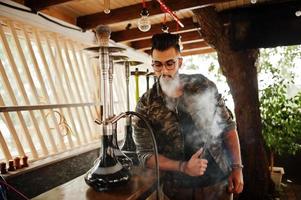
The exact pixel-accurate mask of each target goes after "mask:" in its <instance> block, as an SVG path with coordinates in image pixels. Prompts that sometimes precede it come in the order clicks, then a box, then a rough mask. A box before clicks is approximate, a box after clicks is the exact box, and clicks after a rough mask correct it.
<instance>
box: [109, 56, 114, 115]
mask: <svg viewBox="0 0 301 200" xmlns="http://www.w3.org/2000/svg"><path fill="white" fill-rule="evenodd" d="M113 74H114V66H113V58H112V57H109V98H110V102H109V116H110V117H113V115H114V105H113Z"/></svg>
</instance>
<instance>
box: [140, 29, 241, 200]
mask: <svg viewBox="0 0 301 200" xmlns="http://www.w3.org/2000/svg"><path fill="white" fill-rule="evenodd" d="M152 60H153V61H152V66H153V69H154V72H155V75H156V76H157V77H158V81H157V82H156V83H155V84H154V85H153V87H152V88H151V89H150V90H149V91H147V92H146V93H145V94H144V95H143V96H142V97H141V99H140V100H139V102H138V104H137V108H136V110H137V112H139V113H140V114H142V115H144V116H145V117H146V118H147V119H148V120H149V123H150V124H151V126H152V128H153V131H154V134H155V138H156V142H157V145H158V152H159V158H158V159H159V168H160V171H162V172H163V173H164V174H163V173H161V174H162V176H163V177H164V178H163V192H164V194H165V197H166V199H171V200H174V199H175V200H176V199H181V200H183V199H184V200H186V199H212V200H218V199H229V198H230V193H236V194H238V193H240V192H241V191H242V189H243V177H242V167H243V166H242V163H241V157H240V146H239V140H238V136H237V132H236V130H235V123H234V121H233V120H232V118H231V117H230V114H229V112H228V111H227V108H226V107H225V105H224V102H223V100H222V98H221V96H220V95H219V94H218V92H217V89H216V86H215V84H214V83H213V82H211V81H210V80H208V79H207V78H206V77H204V76H202V75H182V74H181V75H180V74H179V73H178V70H179V69H180V68H181V66H182V58H181V55H180V46H179V36H178V35H174V34H170V33H162V34H156V35H154V36H153V38H152ZM135 120H136V123H135V132H134V140H135V142H136V146H137V151H138V156H139V160H140V162H141V164H142V165H143V166H146V167H149V168H154V167H155V156H154V154H153V145H152V143H151V139H150V133H149V132H148V130H147V128H146V126H145V124H144V123H143V122H142V121H141V120H139V119H135Z"/></svg>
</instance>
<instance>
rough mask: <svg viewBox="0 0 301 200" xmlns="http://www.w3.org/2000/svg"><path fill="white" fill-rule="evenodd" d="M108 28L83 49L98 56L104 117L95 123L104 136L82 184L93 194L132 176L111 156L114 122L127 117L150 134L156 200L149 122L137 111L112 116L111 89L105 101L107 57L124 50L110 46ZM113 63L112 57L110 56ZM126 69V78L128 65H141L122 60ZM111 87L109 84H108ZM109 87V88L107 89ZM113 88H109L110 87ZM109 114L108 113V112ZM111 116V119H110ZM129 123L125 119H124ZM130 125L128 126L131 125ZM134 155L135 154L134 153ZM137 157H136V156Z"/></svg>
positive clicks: (99, 28)
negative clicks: (84, 183)
mask: <svg viewBox="0 0 301 200" xmlns="http://www.w3.org/2000/svg"><path fill="white" fill-rule="evenodd" d="M110 33H111V31H110V29H109V27H108V26H103V25H100V26H98V27H96V36H97V39H98V41H99V44H100V46H97V47H89V48H86V49H85V50H87V51H92V52H98V53H99V57H98V58H99V63H100V65H101V68H102V79H103V88H102V96H103V106H102V107H101V109H102V110H103V112H102V113H103V118H101V119H96V120H95V122H96V123H97V124H99V125H102V130H103V134H102V137H101V143H102V150H101V154H100V156H99V158H98V159H96V161H95V163H94V166H93V167H92V168H91V169H90V170H89V171H88V172H87V173H86V175H85V177H84V179H85V182H86V183H87V184H88V185H89V186H90V187H92V188H93V189H94V190H95V191H99V192H101V191H107V190H110V189H112V188H115V187H118V186H121V185H124V184H126V183H127V182H128V181H129V180H130V178H131V173H130V170H129V169H128V168H127V167H125V166H123V165H122V164H121V163H120V161H118V159H117V157H116V155H115V153H114V145H113V132H114V130H116V129H115V127H116V124H117V121H118V120H120V119H121V118H124V117H126V119H131V117H132V115H134V116H137V117H138V118H140V119H141V120H142V121H144V123H145V124H146V126H147V128H148V129H149V133H150V134H151V139H152V143H153V148H154V156H155V164H156V167H155V174H156V189H157V192H156V197H157V200H159V197H160V194H159V189H160V179H159V177H160V176H159V173H160V172H159V163H158V149H157V143H156V140H155V136H154V133H153V130H152V128H151V126H150V124H149V123H148V120H147V119H146V118H145V117H144V116H143V115H141V114H139V113H136V112H131V111H127V112H124V113H121V114H119V115H118V116H115V115H114V114H113V102H112V97H113V93H112V90H111V93H110V95H111V97H110V101H109V104H108V100H107V86H108V85H107V82H108V78H107V75H108V73H109V74H110V76H111V74H113V65H111V66H112V67H111V69H109V68H110V58H109V54H110V53H114V52H120V51H123V50H124V49H123V48H119V47H109V46H108V43H109V38H110ZM116 57H117V56H116ZM112 60H113V57H112ZM122 62H123V64H125V66H126V72H127V73H126V75H127V76H128V77H129V74H130V72H129V66H130V65H134V64H136V65H138V63H139V64H142V63H141V62H131V61H122ZM109 79H110V82H111V83H112V77H109ZM127 83H129V79H127ZM110 85H111V84H110ZM110 87H111V86H110ZM111 88H112V87H111ZM127 106H128V110H129V85H128V84H127ZM108 111H109V112H108ZM110 115H111V116H110ZM127 122H128V120H127ZM130 125H131V124H130ZM135 155H136V152H135ZM136 156H137V155H136Z"/></svg>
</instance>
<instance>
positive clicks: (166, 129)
mask: <svg viewBox="0 0 301 200" xmlns="http://www.w3.org/2000/svg"><path fill="white" fill-rule="evenodd" d="M180 80H181V82H182V83H184V88H183V90H184V94H183V95H182V96H181V97H180V99H181V100H180V104H181V105H180V107H181V108H182V109H183V108H184V109H185V108H187V109H186V111H187V112H188V113H189V114H190V115H191V118H192V119H193V121H194V123H195V125H196V127H197V128H198V132H199V133H200V135H202V131H203V130H205V129H206V127H201V125H198V121H199V120H200V115H199V114H197V111H198V109H197V108H194V107H193V106H191V105H193V103H194V102H192V100H191V98H190V97H191V96H193V95H195V94H202V93H203V92H204V91H206V90H213V91H214V96H215V98H216V102H217V105H216V111H217V114H219V115H220V117H221V118H222V121H221V122H220V123H222V124H224V126H223V127H224V130H223V132H222V134H221V135H220V136H219V137H218V139H217V140H216V142H214V143H212V144H211V145H210V146H209V148H208V151H209V152H210V154H211V155H212V157H213V158H214V160H215V162H216V163H217V164H218V166H219V167H220V169H221V170H222V171H223V172H224V173H226V174H228V173H229V172H230V161H229V158H228V156H227V152H226V150H225V148H224V144H223V142H224V141H223V139H224V138H225V134H226V133H227V132H228V131H230V130H233V129H235V122H234V121H233V120H232V119H231V117H230V114H229V112H228V110H227V108H226V106H225V104H224V102H223V100H222V98H221V95H219V94H218V92H217V88H216V86H215V84H214V83H213V82H212V81H210V80H208V79H207V78H206V77H204V76H203V75H200V74H195V75H184V74H183V75H182V74H181V75H180ZM177 106H178V105H177ZM136 111H137V112H138V113H140V114H142V115H144V116H145V117H146V118H147V119H148V121H149V123H150V125H151V126H152V128H153V132H154V134H155V138H156V142H157V146H158V152H159V154H161V155H163V156H165V157H167V158H170V159H173V160H185V158H184V154H185V153H184V136H183V134H184V133H182V132H181V127H180V124H179V116H178V114H177V108H176V109H171V108H170V106H167V104H166V97H165V95H164V93H163V92H162V90H161V88H160V85H159V84H158V82H156V83H155V84H154V85H153V87H152V88H151V89H150V90H148V91H147V92H146V93H145V94H144V95H143V96H142V97H141V98H140V100H139V102H138V104H137V107H136ZM134 128H135V131H134V135H133V136H134V141H135V143H136V147H137V153H138V157H139V160H140V163H141V164H142V165H143V166H145V161H146V160H147V158H148V157H150V156H151V155H152V154H153V144H152V142H151V141H152V140H151V135H150V133H149V131H148V129H147V128H146V125H145V124H144V122H143V121H142V120H140V119H138V118H134ZM200 137H201V136H200ZM196 150H197V149H196ZM167 173H171V174H174V175H175V176H178V178H179V180H183V179H185V178H188V177H187V176H186V175H184V174H182V173H177V172H167ZM185 176H186V177H185Z"/></svg>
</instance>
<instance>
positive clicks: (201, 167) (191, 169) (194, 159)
mask: <svg viewBox="0 0 301 200" xmlns="http://www.w3.org/2000/svg"><path fill="white" fill-rule="evenodd" d="M202 153H203V148H201V149H200V150H198V151H197V152H196V153H195V154H193V155H192V156H191V158H190V160H189V161H188V162H187V164H186V165H185V167H184V173H186V174H188V175H189V176H202V175H203V174H204V173H205V171H206V169H207V163H208V161H207V160H206V159H201V158H200V156H201V155H202Z"/></svg>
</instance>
